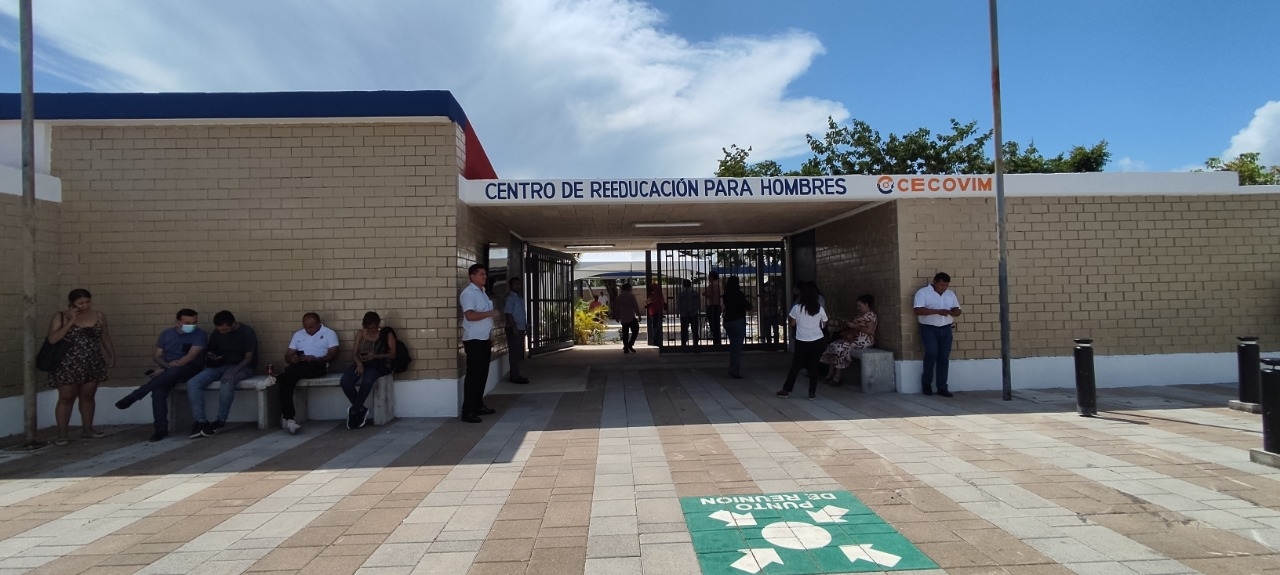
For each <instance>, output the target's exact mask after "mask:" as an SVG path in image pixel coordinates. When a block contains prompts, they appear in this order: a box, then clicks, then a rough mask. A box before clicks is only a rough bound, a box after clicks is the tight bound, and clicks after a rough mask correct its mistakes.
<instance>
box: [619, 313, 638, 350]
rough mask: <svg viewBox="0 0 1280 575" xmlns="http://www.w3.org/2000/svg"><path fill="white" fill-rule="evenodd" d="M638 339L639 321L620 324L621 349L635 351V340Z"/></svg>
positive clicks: (634, 320)
mask: <svg viewBox="0 0 1280 575" xmlns="http://www.w3.org/2000/svg"><path fill="white" fill-rule="evenodd" d="M637 337H640V319H639V318H636V319H633V320H631V321H629V322H627V323H624V324H622V349H629V350H632V351H635V349H636V338H637Z"/></svg>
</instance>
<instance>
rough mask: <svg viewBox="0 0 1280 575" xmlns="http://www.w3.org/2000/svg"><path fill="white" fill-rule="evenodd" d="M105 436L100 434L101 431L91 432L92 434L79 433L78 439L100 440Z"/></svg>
mask: <svg viewBox="0 0 1280 575" xmlns="http://www.w3.org/2000/svg"><path fill="white" fill-rule="evenodd" d="M106 436H107V434H106V433H103V432H101V431H94V432H92V433H81V434H80V437H83V438H85V439H102V438H104V437H106Z"/></svg>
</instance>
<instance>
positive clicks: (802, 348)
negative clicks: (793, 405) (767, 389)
mask: <svg viewBox="0 0 1280 575" xmlns="http://www.w3.org/2000/svg"><path fill="white" fill-rule="evenodd" d="M826 347H827V345H826V343H825V342H824V341H823V340H821V339H815V340H813V341H803V340H799V339H797V340H796V354H795V355H793V356H791V371H789V372H787V382H786V383H784V384H782V391H785V392H787V393H791V390H792V389H794V388H795V386H796V377H797V376H799V375H800V370H801V369H804V368H808V369H809V395H815V394H817V393H818V369H819V367H820V365H819V363H818V359H819V358H821V357H822V352H823V350H825V349H826Z"/></svg>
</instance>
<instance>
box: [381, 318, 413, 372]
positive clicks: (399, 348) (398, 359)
mask: <svg viewBox="0 0 1280 575" xmlns="http://www.w3.org/2000/svg"><path fill="white" fill-rule="evenodd" d="M395 334H396V330H394V329H391V328H389V327H384V328H382V331H381V332H380V333H379V334H378V343H379V344H380V346H381V347H382V349H387V347H388V346H387V336H388V335H395ZM411 361H413V358H412V357H410V356H409V347H408V346H406V345H405V344H404V340H402V339H400V337H399V336H396V356H395V358H393V359H390V360H388V362H389V363H390V365H391V373H404V372H405V371H408V369H409V362H411Z"/></svg>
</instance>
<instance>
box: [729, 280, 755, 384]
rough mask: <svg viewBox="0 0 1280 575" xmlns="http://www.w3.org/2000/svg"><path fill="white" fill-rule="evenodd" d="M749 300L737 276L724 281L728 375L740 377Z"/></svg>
mask: <svg viewBox="0 0 1280 575" xmlns="http://www.w3.org/2000/svg"><path fill="white" fill-rule="evenodd" d="M749 309H751V302H749V301H747V296H746V294H744V293H742V289H741V288H739V287H738V276H729V279H727V280H725V282H724V331H725V335H728V336H729V377H732V378H734V379H742V348H743V345H745V344H746V341H747V310H749Z"/></svg>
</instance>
